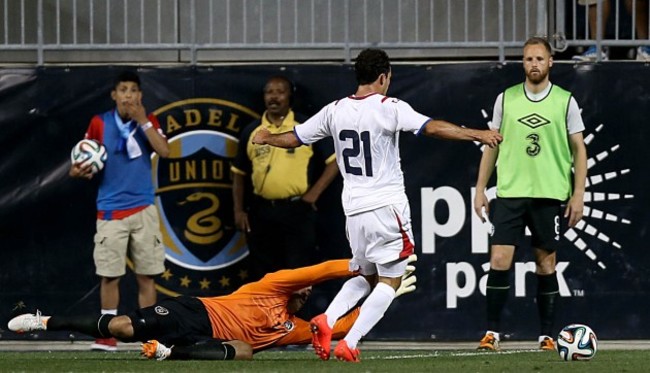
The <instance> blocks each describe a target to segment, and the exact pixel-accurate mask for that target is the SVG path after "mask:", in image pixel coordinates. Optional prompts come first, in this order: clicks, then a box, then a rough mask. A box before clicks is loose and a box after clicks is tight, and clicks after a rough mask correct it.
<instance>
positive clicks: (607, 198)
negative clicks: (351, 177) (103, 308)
mask: <svg viewBox="0 0 650 373" xmlns="http://www.w3.org/2000/svg"><path fill="white" fill-rule="evenodd" d="M121 69H122V67H74V68H42V69H35V70H32V69H2V70H0V148H1V149H2V152H1V153H0V154H2V155H1V157H0V159H1V161H0V180H1V181H0V322H2V323H4V322H5V321H6V320H7V318H8V317H9V314H10V312H11V309H12V307H13V305H14V304H15V303H16V302H19V301H23V302H25V303H26V304H28V305H30V306H34V307H39V308H41V309H42V310H44V312H46V313H67V314H75V313H82V312H88V311H96V310H98V309H99V300H98V298H99V296H98V292H97V283H98V281H97V278H96V276H95V275H94V265H93V260H92V248H93V234H94V223H95V221H94V215H95V205H94V198H95V192H96V185H95V184H94V183H93V182H90V183H89V182H85V181H80V180H72V179H70V178H69V177H68V176H67V172H68V168H69V151H70V149H71V148H72V146H73V145H74V144H75V143H76V142H77V141H78V140H79V139H81V137H82V136H83V133H84V132H85V129H86V127H87V125H88V122H89V120H90V118H91V117H92V115H93V114H96V113H100V112H102V111H104V110H107V109H109V108H111V107H112V102H111V100H110V96H109V91H110V88H111V81H112V78H113V76H114V75H115V74H116V73H117V72H118V71H119V70H121ZM138 70H139V72H140V74H141V78H142V81H143V90H144V94H145V98H144V103H145V106H146V107H147V109H148V110H150V111H153V112H155V113H156V114H157V115H158V118H159V120H160V122H161V124H162V126H163V129H164V130H165V132H166V133H167V136H168V138H169V139H170V143H171V146H172V151H173V157H172V159H170V160H164V161H160V162H158V161H156V162H155V164H156V168H155V170H154V175H153V176H154V178H155V180H156V185H157V188H158V198H157V205H158V207H159V209H160V210H161V213H162V216H163V232H164V235H165V244H166V246H167V253H168V258H169V260H168V262H167V272H166V273H165V274H164V275H163V276H161V277H160V278H158V279H157V283H158V288H159V290H160V292H161V296H166V295H174V294H192V295H208V294H214V295H218V294H223V293H227V292H230V291H232V290H234V289H236V288H237V287H238V286H240V285H241V284H243V283H245V282H246V271H247V269H248V262H247V257H246V253H247V251H246V250H247V249H246V247H245V242H243V240H242V238H241V237H240V236H239V234H238V233H237V232H236V231H235V230H234V229H233V217H232V213H231V211H232V202H231V200H230V189H229V183H230V175H229V172H228V161H229V158H231V157H232V155H233V153H232V152H233V149H234V147H236V143H237V141H236V140H237V137H238V134H239V132H240V131H241V129H242V128H243V126H245V125H246V124H247V123H248V122H249V121H251V120H252V119H253V118H255V117H257V116H259V115H260V114H261V112H262V111H263V104H262V100H261V90H262V86H263V84H264V82H265V80H266V78H267V77H269V76H271V75H276V74H279V73H282V74H285V75H287V76H289V77H290V78H291V79H293V80H294V81H295V82H296V85H297V91H296V98H297V99H296V104H295V107H296V110H297V111H300V112H302V113H305V114H308V115H309V114H314V113H315V112H316V111H317V110H318V109H320V107H322V106H323V105H325V104H327V103H329V102H330V101H332V100H334V99H336V98H339V97H342V96H346V95H348V94H351V93H353V92H354V88H355V86H356V84H355V82H354V76H353V72H352V71H351V68H350V67H349V66H339V65H323V66H268V65H264V66H238V67H191V68H190V67H185V68H183V67H161V68H150V67H147V68H139V69H138ZM649 77H650V73H649V68H648V66H646V65H643V64H639V63H607V64H602V65H584V66H575V65H572V64H556V65H555V66H554V68H553V72H552V76H551V80H552V81H553V82H554V83H556V84H559V85H561V86H563V87H565V88H568V89H570V90H572V91H573V93H574V94H575V97H576V99H577V100H578V103H579V104H580V106H581V108H582V109H583V118H584V120H585V124H586V127H587V129H586V132H585V136H586V139H587V142H588V146H587V150H588V153H589V157H590V169H589V176H590V179H589V183H588V188H587V199H588V200H587V202H586V203H585V206H586V207H587V209H586V217H585V219H583V223H582V224H580V225H579V226H578V227H577V228H574V229H566V226H564V229H565V230H564V231H563V232H562V235H563V242H564V248H563V249H562V250H561V252H560V253H559V261H560V263H559V264H558V274H559V279H560V287H561V293H562V299H561V309H560V314H559V316H558V320H557V325H556V326H557V329H558V330H559V328H561V326H563V325H564V324H566V323H569V322H581V323H586V324H589V325H591V326H592V327H593V328H594V329H595V330H596V332H597V333H598V335H599V337H600V338H605V339H616V338H649V337H650V329H648V328H645V327H644V326H645V325H647V324H648V321H649V320H648V317H649V316H648V315H649V314H650V313H649V312H648V311H649V309H648V308H649V307H648V305H649V303H650V302H649V301H648V288H649V286H648V285H649V282H650V281H649V280H648V279H649V278H650V276H649V275H648V273H647V272H648V268H649V267H650V261H649V260H648V256H649V254H648V250H647V248H646V241H645V240H646V238H647V236H648V228H649V223H650V216H649V211H650V210H649V209H648V206H650V203H649V201H648V194H647V192H646V190H647V185H648V184H649V183H648V181H649V180H648V178H649V176H648V175H649V174H650V173H649V172H648V168H649V167H648V165H647V159H648V158H650V151H648V150H647V140H648V136H649V134H650V129H648V126H647V121H648V118H650V105H649V102H648V101H649V100H650V89H649V88H648V85H647V81H648V80H647V79H648V78H649ZM522 79H523V71H522V68H521V65H520V64H519V63H513V64H508V65H505V66H504V65H497V64H491V63H471V64H440V65H426V66H424V65H423V66H415V65H398V66H395V67H394V79H393V83H392V85H391V88H390V91H389V94H390V95H392V96H395V97H398V98H401V99H403V100H405V101H407V102H409V103H410V104H411V105H412V106H413V107H415V108H416V109H417V110H419V111H421V112H423V113H425V114H427V115H430V116H431V117H434V118H441V119H446V120H449V121H452V122H455V123H458V124H463V125H466V126H468V127H472V128H485V127H486V125H487V122H488V121H489V120H490V118H491V113H492V105H493V102H494V99H495V98H496V96H497V94H498V93H499V92H501V91H502V90H503V89H504V88H505V87H506V86H508V85H511V84H515V83H517V82H520V81H521V80H522ZM197 142H198V143H203V144H205V147H204V149H202V150H201V149H200V148H197V149H194V151H191V152H189V153H188V152H187V149H188V144H190V143H197ZM215 144H217V145H218V146H216V145H215ZM401 147H402V164H403V170H404V173H405V180H406V188H407V193H408V195H409V198H410V201H411V208H412V215H413V226H414V232H415V239H416V243H417V249H416V251H417V253H418V256H419V260H418V264H417V268H418V269H417V276H418V290H417V291H416V292H415V293H413V294H410V295H408V296H405V297H403V298H399V299H398V300H397V301H396V302H395V304H394V305H393V306H392V307H391V309H390V310H389V311H388V313H387V315H386V317H385V318H384V320H383V321H382V322H381V323H380V324H379V325H378V326H377V327H376V328H375V329H374V330H373V332H372V333H371V334H370V335H369V336H368V338H369V339H416V340H429V339H437V340H463V339H469V340H473V339H477V338H479V337H480V335H481V333H482V331H483V329H484V327H485V325H484V299H485V298H484V289H485V274H486V271H487V263H488V260H489V259H488V254H487V234H486V231H485V228H484V227H483V226H482V225H481V224H479V223H478V221H477V219H476V218H475V217H474V216H473V213H472V208H471V203H472V200H473V189H472V188H473V186H474V183H475V179H476V172H477V167H478V162H479V159H480V156H481V150H480V147H478V146H477V145H475V144H473V143H454V142H444V141H440V140H436V139H429V138H416V137H415V136H412V135H410V134H404V135H403V136H401ZM183 149H185V150H183ZM174 152H175V153H174ZM340 187H341V185H340V180H338V181H337V182H336V183H335V184H334V185H333V186H332V187H331V188H330V189H329V190H328V191H327V192H326V194H325V195H324V196H323V198H322V200H321V201H320V210H319V211H320V228H319V242H320V247H319V250H318V251H317V252H315V253H309V255H310V256H311V258H312V260H313V261H321V260H324V259H328V258H340V257H347V256H348V249H347V246H346V241H345V235H344V230H343V229H344V228H343V227H344V217H343V215H342V210H341V207H340V201H339V192H340ZM192 193H203V195H204V196H206V198H205V199H204V200H200V201H198V202H196V203H195V204H192V203H188V204H184V205H183V206H184V207H183V208H181V207H179V205H178V204H177V202H178V201H180V200H183V199H185V198H187V197H188V196H189V195H190V194H192ZM208 195H210V196H213V197H216V198H217V199H218V200H219V201H220V207H219V209H218V210H217V211H216V212H214V214H216V216H218V217H219V218H220V219H221V221H222V225H221V227H220V229H221V230H222V232H223V236H222V239H220V240H219V241H218V242H216V243H214V244H210V245H201V244H197V243H194V242H189V241H188V240H187V239H185V238H183V236H182V234H180V232H182V231H183V229H184V227H186V224H187V222H188V219H189V218H190V217H191V216H193V215H194V214H198V213H202V212H205V211H207V210H209V209H210V207H211V205H210V202H209V201H210V199H209V198H207V196H208ZM532 261H533V258H532V255H531V251H530V250H529V248H527V247H522V248H521V249H520V250H519V251H518V253H517V263H515V265H514V266H513V271H512V276H513V277H512V281H513V282H512V283H513V287H512V293H511V297H510V301H509V303H508V306H507V310H506V312H505V314H504V326H505V327H504V329H505V330H504V332H505V333H506V334H508V335H510V336H511V338H514V339H524V338H528V339H530V338H535V337H536V336H537V333H538V326H537V324H538V321H537V308H536V305H535V304H534V301H533V298H534V294H535V285H536V284H535V280H534V275H533V274H532V273H531V265H532ZM533 268H534V267H533ZM337 286H338V284H329V285H326V286H322V287H320V288H318V289H317V291H316V292H315V296H314V299H313V302H312V303H311V306H310V310H309V311H311V312H320V311H322V310H323V309H324V308H325V307H326V305H327V302H328V301H329V299H330V298H331V296H332V295H333V294H332V292H333V291H335V290H336V289H337ZM122 287H123V293H122V304H121V305H120V311H122V312H124V311H128V310H130V309H132V308H133V307H135V306H136V302H135V299H134V298H135V289H134V279H133V278H132V277H131V275H129V276H127V277H126V278H125V279H124V281H122ZM416 318H417V321H416V322H414V320H415V319H416ZM0 329H2V328H0ZM0 337H1V338H12V337H15V336H13V335H11V334H9V333H2V335H1V336H0Z"/></svg>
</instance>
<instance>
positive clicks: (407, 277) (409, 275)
mask: <svg viewBox="0 0 650 373" xmlns="http://www.w3.org/2000/svg"><path fill="white" fill-rule="evenodd" d="M417 260H418V257H417V255H415V254H412V255H411V256H409V257H408V259H407V262H406V263H407V264H406V270H405V272H404V274H403V275H402V283H401V284H400V285H399V288H397V290H396V291H395V298H397V297H399V296H401V295H404V294H408V293H412V292H414V291H415V289H416V286H415V285H416V282H417V277H416V276H415V275H414V274H413V272H415V262H416V261H417Z"/></svg>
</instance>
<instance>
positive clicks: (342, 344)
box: [334, 339, 361, 363]
mask: <svg viewBox="0 0 650 373" xmlns="http://www.w3.org/2000/svg"><path fill="white" fill-rule="evenodd" d="M360 355H361V351H359V349H358V348H350V347H348V342H346V341H345V339H341V340H340V341H339V343H338V344H337V345H336V348H335V349H334V356H336V359H337V360H340V361H349V362H352V363H360V362H361V360H360V359H359V356H360Z"/></svg>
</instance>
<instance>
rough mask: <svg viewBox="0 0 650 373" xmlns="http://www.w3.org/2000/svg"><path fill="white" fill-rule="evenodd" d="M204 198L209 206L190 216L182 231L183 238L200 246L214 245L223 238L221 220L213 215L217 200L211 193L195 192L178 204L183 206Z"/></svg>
mask: <svg viewBox="0 0 650 373" xmlns="http://www.w3.org/2000/svg"><path fill="white" fill-rule="evenodd" d="M204 198H205V199H207V200H209V201H210V206H209V207H208V208H206V209H203V210H201V211H199V212H197V213H194V214H192V216H190V218H189V219H188V220H187V226H186V228H185V230H184V231H183V235H184V236H185V238H187V239H188V240H189V241H191V242H194V243H197V244H200V245H208V244H212V243H215V242H217V241H219V239H220V238H221V237H223V230H221V219H219V218H218V217H217V216H216V215H215V213H216V212H217V210H218V209H219V199H218V198H217V196H216V195H214V194H212V193H203V192H197V193H192V194H190V195H189V196H188V197H187V198H186V199H185V200H184V201H181V202H179V203H178V204H179V205H184V204H186V203H188V202H197V201H199V200H201V199H204Z"/></svg>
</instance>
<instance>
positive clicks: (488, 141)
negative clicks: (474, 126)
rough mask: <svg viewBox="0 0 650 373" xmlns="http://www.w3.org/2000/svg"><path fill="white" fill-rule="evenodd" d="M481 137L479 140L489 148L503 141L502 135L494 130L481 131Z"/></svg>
mask: <svg viewBox="0 0 650 373" xmlns="http://www.w3.org/2000/svg"><path fill="white" fill-rule="evenodd" d="M481 132H482V133H481V137H480V139H479V141H480V142H481V144H484V145H487V146H489V147H490V148H494V147H495V146H497V145H499V144H500V143H501V141H503V136H502V135H501V134H500V133H499V132H497V131H494V130H485V131H481Z"/></svg>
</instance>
